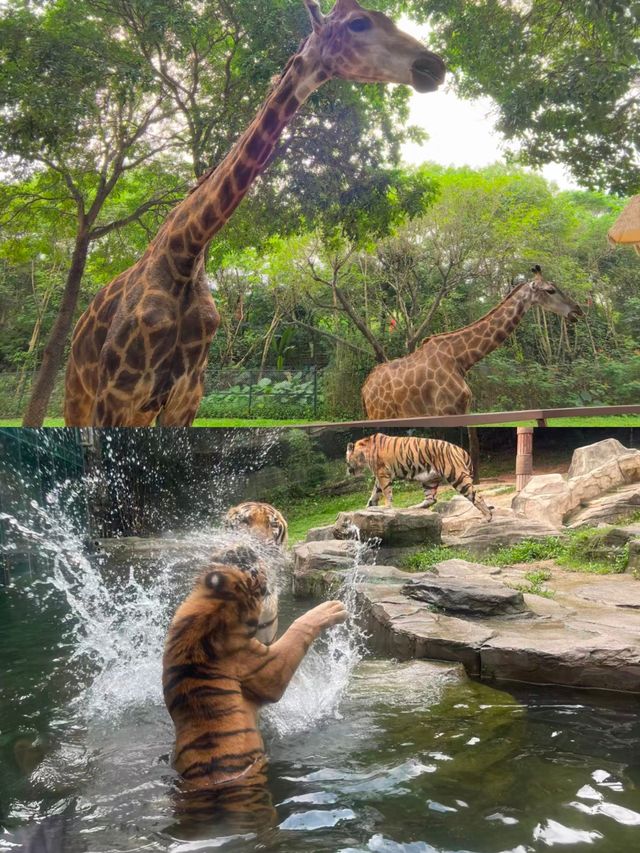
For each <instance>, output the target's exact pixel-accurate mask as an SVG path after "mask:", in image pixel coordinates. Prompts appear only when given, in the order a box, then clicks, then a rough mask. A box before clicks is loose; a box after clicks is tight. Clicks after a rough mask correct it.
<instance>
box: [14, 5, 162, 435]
mask: <svg viewBox="0 0 640 853" xmlns="http://www.w3.org/2000/svg"><path fill="white" fill-rule="evenodd" d="M91 12H92V8H91V4H90V3H87V2H84V0H57V2H53V3H50V4H48V5H47V6H46V7H45V8H44V9H40V10H38V9H37V8H35V7H32V6H31V5H30V4H24V3H22V2H20V0H12V2H10V3H9V4H8V6H7V8H6V11H5V13H4V15H3V17H2V18H1V19H0V53H1V55H2V59H3V62H2V63H1V64H0V67H1V70H0V93H1V94H0V114H1V115H2V118H3V122H2V124H1V125H0V150H2V151H3V152H4V154H5V156H6V157H7V158H8V163H9V167H10V169H11V172H12V174H13V177H14V181H13V182H12V183H9V184H8V185H6V186H5V188H4V192H3V205H2V210H1V211H0V216H1V217H2V220H3V224H4V225H5V226H7V225H8V224H10V223H11V222H12V220H13V219H14V218H16V217H17V218H20V217H23V218H24V217H25V216H26V215H29V216H33V215H34V214H35V213H36V212H37V210H38V209H40V208H41V207H42V206H43V205H44V206H45V207H46V208H47V209H50V208H51V207H52V206H53V207H55V209H56V210H57V213H58V216H59V222H60V226H61V228H62V229H63V230H66V231H68V233H69V235H70V240H71V243H72V249H71V257H70V260H69V266H68V269H67V273H66V277H65V282H64V289H63V294H62V298H61V300H60V303H59V307H58V311H57V315H56V317H55V321H54V323H53V326H52V328H51V330H50V332H49V336H48V339H47V342H46V345H45V347H44V351H43V353H42V361H41V364H40V369H39V371H38V375H37V378H36V380H35V382H34V385H33V388H32V393H31V398H30V401H29V404H28V406H27V410H26V412H25V417H24V424H25V426H38V425H40V424H41V423H42V420H43V418H44V415H45V412H46V406H47V403H48V400H49V396H50V394H51V390H52V388H53V384H54V381H55V376H56V374H57V372H58V370H59V368H60V365H61V363H62V359H63V356H64V349H65V345H66V341H67V338H68V335H69V332H70V330H71V325H72V322H73V317H74V313H75V310H76V305H77V301H78V295H79V292H80V285H81V282H82V277H83V274H84V271H85V267H86V263H87V258H88V255H89V249H90V246H91V244H92V243H94V242H96V241H97V240H100V239H101V238H103V237H105V236H107V235H108V234H110V233H112V232H113V231H114V230H116V229H118V228H121V227H124V226H126V225H127V224H129V223H131V222H134V221H136V220H137V219H139V218H140V217H141V216H143V215H144V214H145V213H146V212H148V211H149V210H151V209H152V208H154V207H155V206H157V205H159V204H163V203H165V202H166V200H167V195H168V193H167V190H166V188H162V189H160V188H159V189H158V192H157V194H152V195H150V196H147V197H146V198H145V199H144V200H140V199H135V202H136V203H134V204H128V205H127V206H126V209H125V210H122V211H121V212H119V213H118V214H117V215H116V216H115V218H111V219H107V218H105V217H104V212H105V204H106V202H107V200H108V199H109V197H110V196H111V195H112V193H113V192H114V190H115V189H116V186H117V185H118V182H119V181H120V180H121V178H122V177H123V176H124V175H126V174H127V173H129V172H131V171H132V170H133V169H135V168H136V167H139V166H140V165H141V164H143V163H145V162H147V161H148V160H150V159H152V158H153V157H155V156H156V155H157V154H158V153H159V152H160V151H162V150H163V149H164V148H165V147H166V145H167V139H166V137H165V136H164V135H163V134H162V133H160V132H159V127H160V126H161V125H162V123H163V120H164V119H165V118H166V113H165V111H164V110H163V96H162V93H159V92H158V91H156V90H154V87H153V85H152V81H150V80H149V79H148V77H147V75H145V71H144V68H143V67H142V66H141V64H140V62H139V61H138V59H137V57H136V55H135V52H133V51H131V50H130V49H129V48H128V46H127V43H126V41H125V40H123V39H122V38H121V37H120V34H119V33H118V29H117V23H116V22H115V21H114V20H111V21H104V20H99V19H97V18H96V17H95V16H94V15H92V14H91ZM21 176H25V177H26V178H27V180H23V181H20V180H18V179H19V178H20V177H21ZM130 201H131V199H130ZM71 223H73V224H72V225H71Z"/></svg>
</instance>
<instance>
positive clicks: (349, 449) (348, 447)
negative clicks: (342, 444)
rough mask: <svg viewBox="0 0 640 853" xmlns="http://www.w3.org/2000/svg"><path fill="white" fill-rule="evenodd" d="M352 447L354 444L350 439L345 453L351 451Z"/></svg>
mask: <svg viewBox="0 0 640 853" xmlns="http://www.w3.org/2000/svg"><path fill="white" fill-rule="evenodd" d="M354 447H355V444H354V443H353V442H352V441H350V442H349V444H347V453H353V448H354Z"/></svg>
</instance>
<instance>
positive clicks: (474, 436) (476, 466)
mask: <svg viewBox="0 0 640 853" xmlns="http://www.w3.org/2000/svg"><path fill="white" fill-rule="evenodd" d="M467 436H468V438H469V456H470V457H471V466H472V468H473V482H474V484H477V483H479V482H480V441H479V439H478V427H472V426H470V427H467Z"/></svg>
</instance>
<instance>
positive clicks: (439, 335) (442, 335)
mask: <svg viewBox="0 0 640 853" xmlns="http://www.w3.org/2000/svg"><path fill="white" fill-rule="evenodd" d="M525 284H530V282H528V281H523V282H521V283H520V284H518V285H516V286H515V287H513V288H512V289H511V290H510V291H509V292H508V293H507V295H506V296H503V298H502V299H501V300H500V302H498V304H497V305H494V306H493V308H492V309H491V310H490V311H487V313H486V314H483V315H482V316H481V317H478V319H477V320H472V322H471V323H467V325H466V326H460V328H459V329H452V330H451V331H450V332H438V333H437V334H435V335H428V336H427V337H426V338H423V339H422V341H421V342H420V346H419V347H416V349H420V348H421V347H423V346H424V345H425V344H426V343H427V341H432V340H433V339H434V338H446V337H447V336H448V335H458V334H459V333H460V332H464V331H466V330H467V329H470V328H471V326H475V324H476V323H479V322H480V320H488V319H489V317H493V315H494V314H495V313H496V311H498V309H500V308H502V306H503V305H504V303H505V302H506V301H507V299H511V297H512V296H513V294H514V293H517V292H518V291H519V290H522V288H523V287H524V286H525Z"/></svg>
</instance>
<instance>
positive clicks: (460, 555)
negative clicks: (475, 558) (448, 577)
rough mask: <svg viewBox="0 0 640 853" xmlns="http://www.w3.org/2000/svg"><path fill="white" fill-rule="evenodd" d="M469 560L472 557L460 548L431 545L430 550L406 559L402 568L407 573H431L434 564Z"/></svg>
mask: <svg viewBox="0 0 640 853" xmlns="http://www.w3.org/2000/svg"><path fill="white" fill-rule="evenodd" d="M454 558H457V559H459V560H471V559H472V557H471V555H470V554H469V552H468V551H465V550H463V549H461V548H452V547H450V546H448V545H433V546H432V547H431V548H424V549H423V550H422V551H417V552H416V553H415V554H411V555H410V556H408V557H406V558H405V560H404V562H403V565H402V568H403V569H404V570H405V571H407V572H431V571H433V568H434V566H435V565H436V563H441V562H443V561H444V560H452V559H454Z"/></svg>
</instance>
